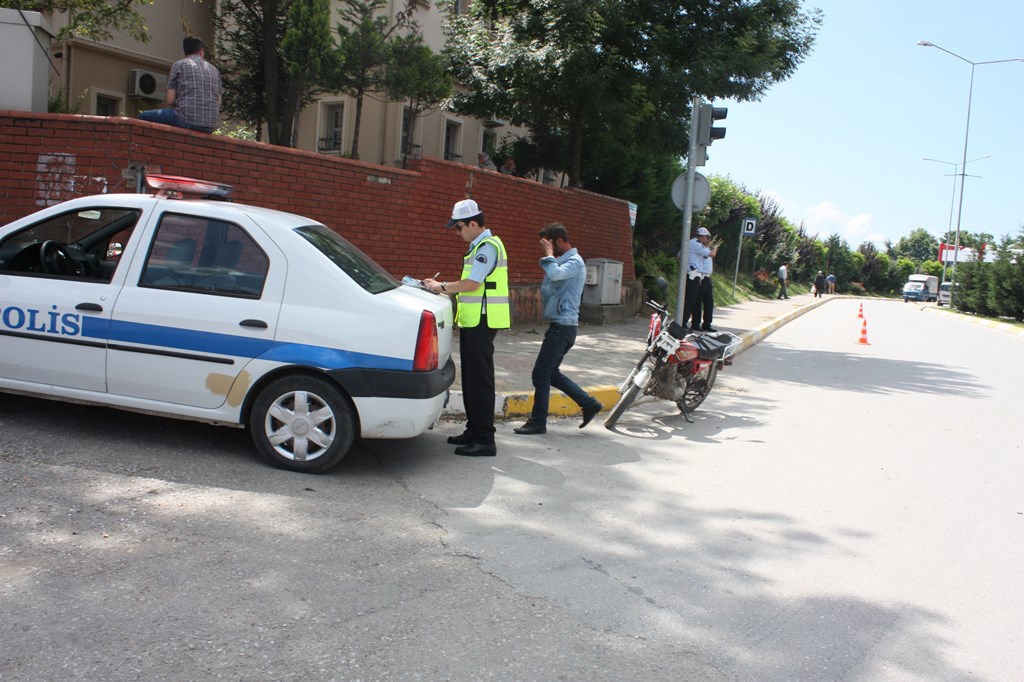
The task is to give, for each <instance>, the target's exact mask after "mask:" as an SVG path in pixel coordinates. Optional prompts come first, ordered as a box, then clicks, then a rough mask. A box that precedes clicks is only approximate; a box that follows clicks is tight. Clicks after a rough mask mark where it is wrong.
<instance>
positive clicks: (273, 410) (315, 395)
mask: <svg viewBox="0 0 1024 682" xmlns="http://www.w3.org/2000/svg"><path fill="white" fill-rule="evenodd" d="M249 431H250V433H251V434H252V439H253V442H254V443H255V444H256V448H257V449H258V450H259V451H260V454H262V455H263V457H265V458H266V459H267V461H269V462H270V463H271V464H273V465H274V466H278V467H281V468H283V469H291V470H292V471H302V472H306V473H314V474H318V473H321V472H324V471H327V470H328V469H330V468H331V467H332V466H334V465H335V464H337V463H338V462H339V461H341V458H342V457H344V456H345V454H346V453H347V452H348V451H349V449H350V448H351V447H352V441H353V440H354V439H355V414H354V409H353V407H352V404H351V403H350V402H349V400H348V398H346V397H345V396H344V395H342V393H341V392H340V391H339V390H338V389H337V388H336V387H335V386H334V385H333V384H332V383H330V382H329V381H325V380H324V379H321V378H319V377H316V376H313V375H296V376H288V377H282V378H280V379H276V380H275V381H273V382H271V383H270V384H268V385H267V386H266V387H265V388H264V389H263V390H262V391H260V394H259V396H257V398H256V400H255V401H254V402H253V405H252V412H251V414H250V416H249Z"/></svg>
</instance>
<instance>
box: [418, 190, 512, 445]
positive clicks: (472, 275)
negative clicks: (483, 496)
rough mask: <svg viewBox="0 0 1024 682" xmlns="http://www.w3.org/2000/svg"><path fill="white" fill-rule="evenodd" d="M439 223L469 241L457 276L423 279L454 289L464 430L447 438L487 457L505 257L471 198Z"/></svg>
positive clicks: (506, 318)
mask: <svg viewBox="0 0 1024 682" xmlns="http://www.w3.org/2000/svg"><path fill="white" fill-rule="evenodd" d="M445 227H450V228H455V232H456V233H457V234H458V235H459V236H460V237H462V239H463V241H465V242H467V243H468V244H469V251H467V252H466V255H465V257H464V258H463V263H462V278H461V279H460V280H459V281H457V282H439V281H437V280H434V279H431V278H427V279H425V280H423V286H425V287H426V288H427V289H429V290H431V291H433V292H435V293H439V294H455V298H456V301H457V302H458V309H457V311H456V313H455V324H457V325H458V326H459V361H460V368H461V372H462V399H463V402H464V403H465V408H466V429H465V431H463V433H462V434H460V435H458V436H450V437H449V438H448V442H449V443H450V444H452V445H458V446H459V447H457V448H455V454H457V455H466V456H469V457H493V456H494V455H496V454H497V448H496V446H495V444H494V401H495V391H494V337H495V336H496V335H497V332H498V330H499V329H508V328H509V327H511V326H512V311H511V308H510V306H509V300H508V256H507V254H506V252H505V245H504V244H502V243H501V240H500V239H498V237H496V236H494V235H493V234H491V231H490V230H489V229H487V228H486V227H484V214H483V212H482V211H481V210H480V207H479V206H477V203H476V202H475V201H473V200H472V199H465V200H463V201H460V202H458V203H456V204H455V206H454V207H453V208H452V219H451V220H449V221H448V224H447V225H445Z"/></svg>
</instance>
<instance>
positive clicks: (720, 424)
mask: <svg viewBox="0 0 1024 682" xmlns="http://www.w3.org/2000/svg"><path fill="white" fill-rule="evenodd" d="M856 305H857V304H856V303H854V302H852V301H833V302H829V303H828V304H826V305H824V306H822V307H820V308H818V309H816V310H814V311H811V312H810V313H808V314H807V315H805V316H803V317H801V318H799V319H798V320H796V321H794V322H792V323H790V324H789V325H787V326H786V327H785V328H783V329H781V330H779V331H778V332H776V333H775V334H774V335H773V336H771V337H770V338H769V339H768V340H767V341H766V342H764V343H762V344H760V345H758V346H756V347H755V348H753V349H752V350H749V351H747V352H746V353H744V354H743V355H742V356H741V357H740V358H739V359H738V360H737V362H736V364H735V365H734V366H733V367H731V368H728V369H727V371H726V372H725V373H723V374H722V375H721V377H720V380H719V381H720V383H719V386H718V387H717V388H716V391H715V392H714V393H713V394H712V396H711V397H710V398H709V399H708V401H707V403H706V405H705V406H704V407H702V408H701V410H699V411H698V412H697V413H696V414H695V415H694V416H693V419H694V423H692V424H690V423H687V422H686V421H685V420H684V419H683V418H682V417H681V416H679V415H678V413H677V412H676V411H675V410H674V409H672V406H671V405H670V404H669V403H664V402H661V403H653V404H648V405H643V406H640V407H639V408H637V409H636V410H634V411H631V412H629V413H627V414H626V415H625V416H624V417H623V419H622V420H621V421H620V423H619V426H618V430H617V431H616V432H609V431H607V430H605V429H603V428H601V427H600V426H599V425H598V424H597V423H596V422H595V424H594V425H592V426H591V427H589V428H588V429H586V430H583V431H580V430H579V429H577V428H576V421H575V420H566V421H559V422H556V423H554V424H552V425H550V427H549V433H548V434H547V436H545V437H540V438H538V437H521V436H515V435H513V434H512V433H511V424H510V425H507V426H505V427H504V428H502V429H501V432H500V434H499V448H500V454H499V456H498V457H497V458H495V459H487V458H483V459H468V460H467V459H463V458H459V457H456V456H453V455H452V454H451V452H450V451H451V448H450V447H449V446H447V445H445V444H444V436H446V435H450V434H453V433H457V432H459V431H460V430H461V429H460V427H459V426H458V425H456V424H441V425H439V426H438V428H437V430H436V431H435V432H433V433H428V434H426V435H424V436H422V437H420V438H418V439H415V440H412V441H404V442H392V443H387V442H376V443H371V444H365V445H360V446H358V447H357V448H356V450H355V451H354V452H353V453H352V455H351V456H350V457H348V458H347V459H346V460H345V461H344V462H343V463H342V465H341V466H340V467H338V468H337V469H336V470H334V471H332V472H331V473H330V474H328V475H324V476H319V477H315V476H302V475H297V474H291V473H286V472H279V471H276V470H273V469H270V468H267V467H264V466H263V465H262V464H261V463H259V461H258V460H257V459H256V456H255V455H254V453H253V452H252V449H251V446H250V444H249V441H248V437H247V435H246V434H245V433H244V432H241V431H235V430H230V429H221V428H215V427H208V426H200V425H194V424H191V423H187V422H175V421H166V420H161V419H157V418H151V417H146V416H141V415H132V414H125V413H120V412H115V411H110V410H105V409H98V408H86V407H79V406H70V405H62V404H57V403H48V402H45V401H38V400H30V399H25V398H19V397H14V396H5V395H0V428H2V429H3V433H4V442H3V445H0V515H2V516H0V635H2V641H3V646H2V647H0V679H3V680H29V679H31V680H38V679H89V680H97V679H143V678H152V679H156V678H159V679H167V680H191V679H210V678H213V677H220V678H224V679H247V680H252V679H288V680H292V679H294V680H297V679H304V680H309V679H317V680H319V679H325V680H326V679H338V680H357V679H359V680H380V679H401V680H415V679H423V680H477V679H503V680H554V679H581V680H582V679H587V680H626V679H630V680H632V679H643V680H782V679H785V680H800V679H806V680H824V679H828V680H907V679H920V680H938V679H941V680H961V679H962V680H967V679H970V680H1009V679H1022V678H1024V656H1022V655H1021V654H1020V653H1019V652H1020V651H1021V650H1024V646H1022V641H1021V640H1022V639H1024V631H1022V628H1021V621H1020V617H1019V614H1020V613H1021V612H1024V592H1022V590H1024V588H1022V587H1021V585H1020V581H1019V576H1020V575H1021V573H1022V570H1024V543H1021V542H1020V539H1021V537H1022V530H1024V502H1022V500H1024V497H1022V495H1021V493H1022V490H1021V487H1022V481H1024V476H1022V474H1024V471H1022V469H1024V464H1022V461H1024V460H1022V457H1021V445H1020V443H1021V441H1022V438H1021V435H1022V429H1021V427H1020V419H1019V406H1020V404H1021V398H1022V397H1024V388H1022V386H1024V363H1021V362H1020V361H1019V357H1020V351H1021V342H1020V340H1019V338H1011V337H1008V336H1005V335H1002V334H1000V333H999V332H997V331H992V330H989V329H983V328H980V327H976V326H972V325H970V324H967V323H964V322H961V321H958V320H954V319H950V318H947V317H945V316H941V315H935V314H932V313H927V312H923V311H921V310H920V308H918V307H917V306H913V305H909V304H908V305H904V304H902V303H883V302H868V303H866V304H865V316H866V319H867V324H868V327H867V336H868V339H869V343H870V345H862V344H859V343H857V341H858V339H859V334H860V332H861V329H862V327H861V322H862V320H860V319H858V318H856V311H857V308H856Z"/></svg>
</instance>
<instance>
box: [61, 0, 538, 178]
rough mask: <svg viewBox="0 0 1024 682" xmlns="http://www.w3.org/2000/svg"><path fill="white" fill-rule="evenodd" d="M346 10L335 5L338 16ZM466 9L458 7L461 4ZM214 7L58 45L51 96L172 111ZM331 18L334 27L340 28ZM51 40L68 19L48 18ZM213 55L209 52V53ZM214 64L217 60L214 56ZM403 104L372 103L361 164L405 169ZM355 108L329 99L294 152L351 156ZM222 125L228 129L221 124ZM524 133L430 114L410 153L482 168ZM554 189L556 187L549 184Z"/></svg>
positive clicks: (437, 30) (313, 111)
mask: <svg viewBox="0 0 1024 682" xmlns="http://www.w3.org/2000/svg"><path fill="white" fill-rule="evenodd" d="M339 4H340V3H338V2H336V1H335V2H332V10H336V9H337V7H338V6H339ZM461 4H462V3H461V2H460V5H461ZM214 6H215V3H212V2H197V1H195V0H182V1H181V2H167V1H166V0H162V1H159V2H155V3H153V4H152V5H143V6H140V7H139V12H140V13H141V14H142V15H143V16H144V17H145V19H146V26H147V27H148V29H149V35H150V41H149V42H148V43H141V42H139V41H136V40H133V39H132V38H130V37H128V36H126V35H124V34H117V35H115V37H114V39H113V40H111V41H109V42H107V43H98V42H95V41H92V40H87V39H81V38H75V39H72V40H68V41H61V42H56V41H54V42H53V43H52V47H51V51H50V52H51V54H50V58H51V62H52V70H51V71H50V82H51V88H50V93H51V97H53V96H55V95H58V94H59V95H60V96H61V97H63V99H64V100H65V101H66V103H67V106H68V108H69V110H71V111H74V112H77V113H81V114H92V115H98V116H130V117H134V116H137V115H138V113H139V112H140V111H143V110H145V109H152V108H155V107H159V106H166V104H165V103H163V101H162V100H163V97H164V93H165V89H166V84H167V74H168V73H169V72H170V68H171V65H172V64H173V63H174V62H175V61H176V60H178V59H180V58H181V57H182V52H181V39H182V38H183V37H184V36H185V35H188V34H194V35H197V36H199V37H200V38H201V39H202V40H203V42H204V43H206V44H207V45H210V46H212V45H215V41H214V29H213V10H214ZM403 6H404V1H403V0H389V3H388V12H389V15H390V16H392V17H393V16H394V15H395V13H396V12H397V11H398V10H399V9H401V8H402V7H403ZM336 16H337V15H336V12H332V19H331V25H332V28H333V26H334V25H335V24H336V23H337V19H336ZM44 19H47V20H49V23H50V27H51V29H52V31H53V33H56V32H57V31H59V30H60V28H61V27H62V25H64V23H65V21H66V18H65V17H63V16H61V15H59V14H57V15H54V16H52V17H45V18H44ZM442 20H443V17H442V13H441V11H440V10H439V9H438V8H437V7H435V6H434V4H433V3H422V4H421V6H420V9H418V10H417V16H416V21H417V23H418V24H419V25H420V27H421V30H422V32H423V36H424V40H425V42H426V43H427V45H429V46H430V47H431V48H432V49H433V50H434V51H435V52H439V51H440V50H441V48H442V47H443V44H444V36H443V34H442V32H441V25H442ZM207 52H208V53H209V52H210V50H207ZM208 56H209V57H210V58H211V60H212V61H214V62H216V55H215V54H208ZM405 111H406V106H405V104H403V103H401V102H385V101H382V100H381V97H380V96H379V95H372V96H367V97H365V98H364V101H363V114H362V122H361V126H360V135H359V157H360V159H361V160H363V161H367V162H370V163H379V164H384V165H400V164H401V156H402V154H401V149H402V140H403V139H404V137H405V135H406V122H405V121H406V116H405V115H403V114H404V112H405ZM354 119H355V102H354V100H353V99H352V98H351V97H348V96H345V95H341V94H338V95H324V96H321V98H320V99H319V100H318V101H317V102H315V103H313V104H311V105H309V106H308V107H307V108H306V109H305V110H304V111H303V112H302V114H301V116H300V118H299V121H298V125H297V128H296V131H295V146H296V147H297V148H299V149H305V150H310V151H317V152H319V153H323V154H336V155H346V154H348V153H349V152H350V151H351V147H352V135H353V131H354V127H355V120H354ZM222 123H224V122H223V121H222ZM525 135H526V131H525V130H523V129H519V128H513V127H511V126H509V125H508V124H507V123H506V122H504V121H500V120H480V119H475V118H470V117H465V116H459V115H457V114H454V113H452V112H448V111H441V110H438V111H432V112H429V113H426V114H424V115H423V116H422V117H421V118H420V119H418V121H417V123H416V126H415V130H414V132H413V139H412V144H413V146H412V150H413V153H414V154H421V155H424V156H430V157H435V158H442V159H446V160H450V161H458V162H462V163H466V164H470V165H476V163H477V154H478V153H479V152H481V151H484V150H487V151H492V150H494V149H496V148H498V147H499V146H500V145H501V144H502V142H504V141H506V140H508V141H511V139H514V138H515V137H517V136H525ZM548 182H552V179H551V178H550V177H549V178H548Z"/></svg>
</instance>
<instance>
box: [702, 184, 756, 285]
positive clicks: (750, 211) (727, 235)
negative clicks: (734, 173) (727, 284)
mask: <svg viewBox="0 0 1024 682" xmlns="http://www.w3.org/2000/svg"><path fill="white" fill-rule="evenodd" d="M708 182H709V184H710V185H711V198H710V199H709V200H708V203H707V206H705V207H704V208H703V209H702V210H701V211H700V212H699V213H698V214H697V216H696V218H695V221H696V222H697V223H698V224H700V225H702V226H704V227H706V228H708V230H710V231H711V233H712V234H713V235H715V239H716V240H717V241H718V242H719V248H718V255H717V256H715V266H716V268H717V267H722V268H725V269H730V268H732V269H734V268H735V266H736V254H737V252H738V251H739V248H738V245H739V240H740V239H741V238H742V237H741V235H740V229H741V228H742V223H743V219H744V218H747V217H753V218H759V217H760V216H761V204H760V203H759V202H758V201H757V197H755V196H754V195H752V194H751V193H750V192H748V191H747V189H746V188H745V187H743V186H741V185H737V184H736V183H735V182H733V180H732V178H729V177H727V176H720V175H712V176H710V177H709V178H708ZM744 247H745V249H746V250H747V251H748V253H749V255H750V256H751V257H752V255H753V251H754V247H753V244H751V243H750V240H744ZM741 260H742V254H741ZM749 262H751V263H752V262H753V261H752V260H750V261H749Z"/></svg>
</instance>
